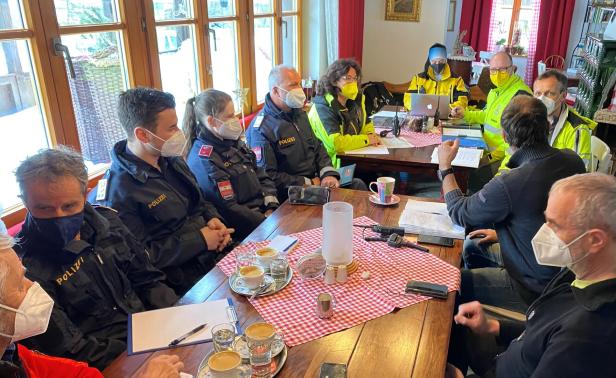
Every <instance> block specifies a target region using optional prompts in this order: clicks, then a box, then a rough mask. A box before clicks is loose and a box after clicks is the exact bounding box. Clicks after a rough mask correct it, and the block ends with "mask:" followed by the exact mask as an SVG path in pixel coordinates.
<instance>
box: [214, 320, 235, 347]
mask: <svg viewBox="0 0 616 378" xmlns="http://www.w3.org/2000/svg"><path fill="white" fill-rule="evenodd" d="M212 341H213V342H214V350H215V351H216V352H222V351H224V350H233V342H234V341H235V325H234V324H233V323H222V324H218V325H215V326H214V327H212Z"/></svg>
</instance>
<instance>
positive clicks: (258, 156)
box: [252, 146, 263, 163]
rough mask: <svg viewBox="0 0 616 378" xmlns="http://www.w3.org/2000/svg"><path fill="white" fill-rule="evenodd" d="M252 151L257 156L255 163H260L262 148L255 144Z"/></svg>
mask: <svg viewBox="0 0 616 378" xmlns="http://www.w3.org/2000/svg"><path fill="white" fill-rule="evenodd" d="M252 152H254V153H255V156H256V157H257V163H260V162H261V159H262V158H263V148H262V147H261V146H255V147H253V148H252Z"/></svg>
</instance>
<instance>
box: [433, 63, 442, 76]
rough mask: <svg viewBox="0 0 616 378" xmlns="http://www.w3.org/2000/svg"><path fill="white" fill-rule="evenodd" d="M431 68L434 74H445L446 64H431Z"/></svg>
mask: <svg viewBox="0 0 616 378" xmlns="http://www.w3.org/2000/svg"><path fill="white" fill-rule="evenodd" d="M430 66H431V67H432V71H434V73H435V74H437V75H440V74H441V72H443V70H444V69H445V63H436V64H431V65H430Z"/></svg>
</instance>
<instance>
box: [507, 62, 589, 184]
mask: <svg viewBox="0 0 616 378" xmlns="http://www.w3.org/2000/svg"><path fill="white" fill-rule="evenodd" d="M533 95H534V96H535V97H536V98H538V99H539V100H541V101H542V102H543V104H544V105H545V107H546V109H547V113H548V120H549V121H550V134H549V142H550V146H552V147H554V148H558V149H563V148H568V149H570V150H573V151H574V152H575V153H577V154H578V155H579V157H580V158H582V160H583V161H584V165H585V166H586V169H589V168H590V161H591V156H592V155H591V154H592V153H591V147H590V137H591V136H592V132H593V130H594V129H595V127H597V122H595V121H593V120H591V119H588V118H586V117H583V116H582V115H580V114H579V113H578V112H576V111H575V109H573V108H570V107H569V106H567V104H566V103H565V98H566V96H567V76H565V75H564V74H563V73H562V72H560V71H557V70H548V71H545V72H544V73H543V74H542V75H541V76H539V77H538V78H537V79H536V80H535V82H534V83H533ZM510 157H511V156H510V154H509V152H508V151H507V153H506V155H505V158H504V159H503V163H502V164H501V166H500V169H499V173H500V172H503V171H506V170H508V169H509V168H508V167H507V162H508V161H509V158H510Z"/></svg>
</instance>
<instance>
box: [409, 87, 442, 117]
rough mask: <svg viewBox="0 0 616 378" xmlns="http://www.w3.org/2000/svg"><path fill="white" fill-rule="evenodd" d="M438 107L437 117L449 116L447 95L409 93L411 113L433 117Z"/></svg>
mask: <svg viewBox="0 0 616 378" xmlns="http://www.w3.org/2000/svg"><path fill="white" fill-rule="evenodd" d="M437 107H438V115H439V119H447V118H448V117H449V96H445V95H430V94H423V93H411V115H412V116H422V117H423V116H428V117H434V113H436V108H437Z"/></svg>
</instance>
